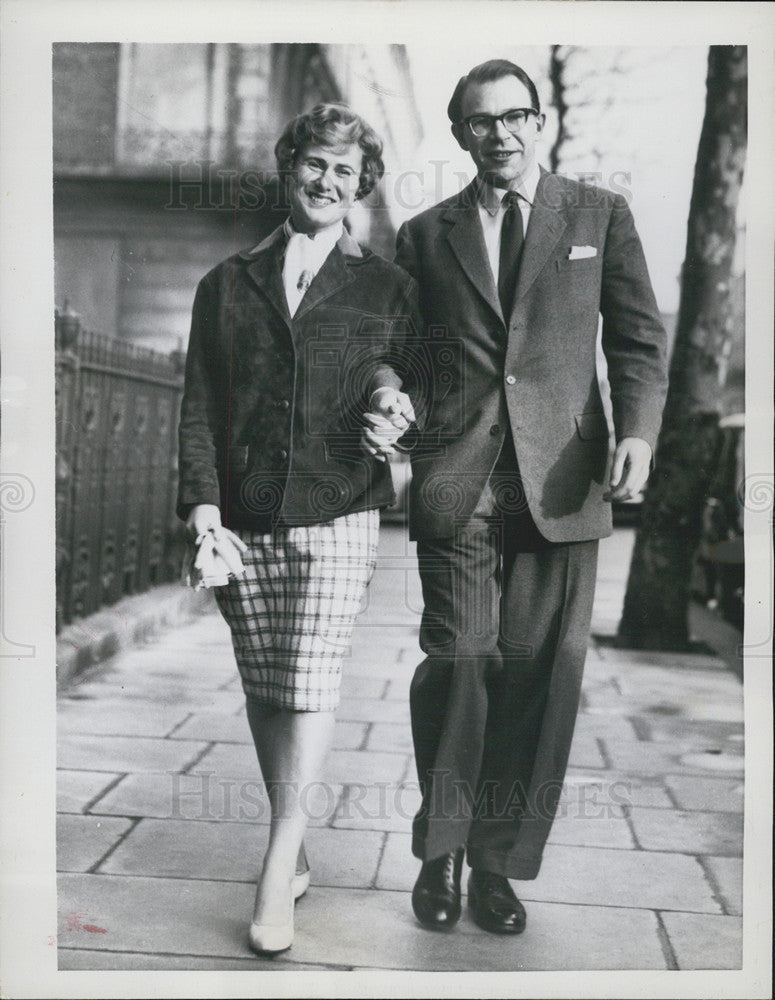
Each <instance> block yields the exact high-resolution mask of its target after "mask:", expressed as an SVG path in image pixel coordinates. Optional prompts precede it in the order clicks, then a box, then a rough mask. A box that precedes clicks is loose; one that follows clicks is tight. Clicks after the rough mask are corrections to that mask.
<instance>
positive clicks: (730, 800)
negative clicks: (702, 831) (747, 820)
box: [665, 774, 745, 813]
mask: <svg viewBox="0 0 775 1000" xmlns="http://www.w3.org/2000/svg"><path fill="white" fill-rule="evenodd" d="M665 785H666V786H667V788H668V789H669V790H670V794H671V795H672V796H673V798H674V799H675V801H676V802H677V804H678V806H679V807H680V808H681V809H715V810H718V811H719V812H735V813H742V811H743V799H744V795H745V783H744V782H743V781H742V779H740V778H725V777H713V778H710V777H699V776H692V777H689V776H688V775H682V774H668V775H665Z"/></svg>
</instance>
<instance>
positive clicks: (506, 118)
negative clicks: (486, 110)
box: [458, 108, 538, 139]
mask: <svg viewBox="0 0 775 1000" xmlns="http://www.w3.org/2000/svg"><path fill="white" fill-rule="evenodd" d="M528 115H536V116H537V115H538V111H536V109H535V108H512V109H511V110H510V111H504V112H503V114H502V115H470V116H469V117H468V118H464V119H463V120H462V122H459V123H458V124H460V125H467V126H468V127H469V128H470V129H471V131H472V132H473V134H474V135H475V136H476V137H477V138H479V139H481V138H483V137H484V136H485V135H488V134H489V133H490V132H491V131H492V130H493V127H494V125H495V123H496V122H501V123H502V124H503V126H504V128H506V129H507V130H508V131H509V132H511V134H512V135H516V134H517V133H518V132H521V131H522V129H523V128H524V127H525V125H526V124H527V119H528Z"/></svg>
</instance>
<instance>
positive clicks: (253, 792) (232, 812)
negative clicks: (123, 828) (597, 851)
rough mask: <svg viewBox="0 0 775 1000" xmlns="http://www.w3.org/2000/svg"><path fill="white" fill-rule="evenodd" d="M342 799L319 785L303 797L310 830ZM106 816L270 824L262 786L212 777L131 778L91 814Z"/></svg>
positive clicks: (335, 788) (257, 781)
mask: <svg viewBox="0 0 775 1000" xmlns="http://www.w3.org/2000/svg"><path fill="white" fill-rule="evenodd" d="M341 796H342V786H341V785H339V784H331V783H326V784H324V783H320V784H318V785H316V786H315V787H313V788H311V789H310V790H309V792H308V793H307V795H306V796H305V802H306V804H307V810H308V815H309V824H310V826H326V825H328V824H329V823H330V822H331V819H332V817H333V815H334V812H335V810H336V807H337V804H338V802H339V800H340V798H341ZM89 812H90V813H91V814H94V815H102V816H134V817H143V816H146V817H154V818H158V819H187V820H212V821H217V822H224V821H225V822H237V823H244V822H250V823H269V819H270V810H269V802H268V799H267V797H266V792H265V790H264V785H263V782H262V780H261V778H260V775H259V774H258V771H257V770H256V773H255V774H254V776H253V777H252V778H242V779H233V778H229V777H228V776H225V775H224V776H222V775H218V774H215V773H213V772H205V773H201V772H200V773H197V774H180V773H178V772H175V771H171V772H165V773H146V774H128V775H126V777H124V778H122V779H121V781H119V783H118V784H117V785H116V786H115V788H112V789H111V790H110V791H109V792H107V794H106V795H104V796H103V797H102V798H100V799H99V800H98V801H97V802H96V803H95V804H94V805H93V806H92V807H91V809H90V810H89Z"/></svg>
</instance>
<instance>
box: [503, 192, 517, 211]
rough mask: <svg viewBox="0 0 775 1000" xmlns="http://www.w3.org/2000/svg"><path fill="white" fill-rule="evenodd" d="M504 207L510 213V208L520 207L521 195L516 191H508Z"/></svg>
mask: <svg viewBox="0 0 775 1000" xmlns="http://www.w3.org/2000/svg"><path fill="white" fill-rule="evenodd" d="M503 207H504V208H505V209H506V211H508V210H509V209H510V208H518V207H519V195H518V194H517V192H516V191H507V192H506V194H505V195H504V196H503Z"/></svg>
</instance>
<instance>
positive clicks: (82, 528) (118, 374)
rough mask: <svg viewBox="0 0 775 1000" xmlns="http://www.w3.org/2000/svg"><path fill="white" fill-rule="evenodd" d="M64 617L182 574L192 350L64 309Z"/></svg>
mask: <svg viewBox="0 0 775 1000" xmlns="http://www.w3.org/2000/svg"><path fill="white" fill-rule="evenodd" d="M55 328H56V430H57V460H56V523H57V553H56V578H57V626H58V627H59V626H60V625H61V624H62V623H64V622H70V621H72V620H73V618H77V617H80V616H83V615H87V614H91V613H92V612H94V611H96V610H97V609H98V608H100V607H102V606H104V605H109V604H113V603H114V602H115V601H117V600H118V599H119V598H121V597H123V596H124V595H126V594H136V593H140V592H142V591H145V590H148V589H149V588H150V587H152V586H154V585H155V584H159V583H163V582H165V581H169V580H173V579H175V578H176V577H177V575H178V573H179V567H180V557H181V550H182V544H183V532H182V527H181V526H180V524H179V522H178V520H177V518H176V516H175V492H176V488H177V435H176V431H177V414H178V408H179V402H180V395H181V392H182V388H183V353H182V352H181V351H176V352H173V354H171V355H164V354H161V353H159V352H157V351H152V350H149V349H147V348H141V347H137V346H135V345H133V344H130V343H126V342H124V341H119V340H115V339H113V338H110V337H106V336H102V335H100V334H96V333H92V332H90V331H88V330H86V329H84V327H83V325H82V324H81V322H80V319H79V317H78V316H77V314H75V313H74V312H72V311H71V310H70V309H69V308H68V306H67V303H65V307H64V309H62V310H61V311H60V310H57V311H56V323H55Z"/></svg>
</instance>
